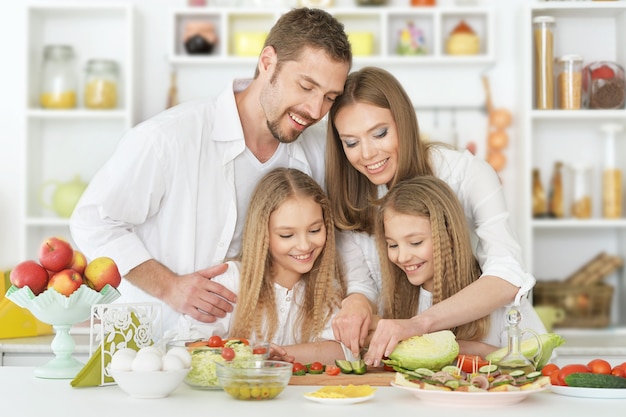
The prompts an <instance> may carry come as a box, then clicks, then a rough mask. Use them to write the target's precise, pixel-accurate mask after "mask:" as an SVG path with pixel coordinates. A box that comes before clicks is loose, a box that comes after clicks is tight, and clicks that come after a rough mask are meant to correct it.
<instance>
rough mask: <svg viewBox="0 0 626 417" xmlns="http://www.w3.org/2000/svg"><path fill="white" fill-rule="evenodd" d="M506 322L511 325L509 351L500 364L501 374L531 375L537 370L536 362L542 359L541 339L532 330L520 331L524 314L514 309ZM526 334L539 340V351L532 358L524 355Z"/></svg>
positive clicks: (508, 330) (509, 328)
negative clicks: (523, 342) (523, 341)
mask: <svg viewBox="0 0 626 417" xmlns="http://www.w3.org/2000/svg"><path fill="white" fill-rule="evenodd" d="M506 321H507V323H508V324H509V325H508V326H507V329H506V331H507V334H508V350H507V353H506V355H504V357H503V358H502V360H500V362H498V367H499V368H500V372H501V373H503V374H511V375H513V376H515V375H517V374H519V375H524V374H526V375H527V374H529V373H530V372H534V371H535V370H536V366H535V360H536V359H538V358H540V357H541V348H542V344H541V339H540V338H539V336H538V335H537V334H536V333H535V332H534V331H533V330H531V329H524V330H522V329H520V327H519V325H520V322H521V321H522V313H521V312H520V311H519V310H518V309H516V308H512V309H511V310H509V312H508V313H507V315H506ZM526 332H529V333H531V334H532V335H533V336H535V337H536V338H537V343H538V349H537V352H536V353H535V355H534V356H533V357H532V358H527V357H526V356H524V354H523V353H522V335H523V334H524V333H526Z"/></svg>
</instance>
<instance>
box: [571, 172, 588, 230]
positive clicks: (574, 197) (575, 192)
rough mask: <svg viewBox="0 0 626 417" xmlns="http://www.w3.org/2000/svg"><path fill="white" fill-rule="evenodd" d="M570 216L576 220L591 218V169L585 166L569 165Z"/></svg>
mask: <svg viewBox="0 0 626 417" xmlns="http://www.w3.org/2000/svg"><path fill="white" fill-rule="evenodd" d="M570 168H571V170H572V187H571V198H570V201H571V212H570V214H571V216H572V217H575V218H577V219H589V218H590V217H591V211H592V204H591V167H590V166H589V165H585V164H578V165H571V166H570Z"/></svg>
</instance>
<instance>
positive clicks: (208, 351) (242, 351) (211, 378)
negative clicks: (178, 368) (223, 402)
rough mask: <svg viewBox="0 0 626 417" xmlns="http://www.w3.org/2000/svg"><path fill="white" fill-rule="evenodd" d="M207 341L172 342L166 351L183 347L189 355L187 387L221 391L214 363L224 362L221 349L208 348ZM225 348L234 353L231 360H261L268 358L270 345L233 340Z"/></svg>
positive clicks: (261, 342)
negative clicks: (174, 347)
mask: <svg viewBox="0 0 626 417" xmlns="http://www.w3.org/2000/svg"><path fill="white" fill-rule="evenodd" d="M207 343H208V340H207V339H199V340H174V341H172V342H169V343H168V344H167V349H169V348H171V347H172V346H184V347H186V348H187V350H188V351H189V353H190V354H191V370H190V371H189V373H188V374H187V376H186V377H185V379H184V381H185V383H186V384H187V385H189V386H190V387H192V388H196V389H203V390H221V389H222V386H221V384H220V382H219V379H218V377H217V371H216V366H215V364H216V363H220V362H225V361H226V359H224V357H223V356H222V351H223V348H221V347H209V346H208V344H207ZM226 346H228V347H232V348H233V350H234V351H235V358H234V359H233V360H235V361H238V360H263V359H267V358H268V357H269V353H270V344H269V343H268V342H263V341H254V340H252V341H249V342H247V344H246V343H237V342H236V341H235V340H234V339H233V340H231V341H226Z"/></svg>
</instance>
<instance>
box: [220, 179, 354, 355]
mask: <svg viewBox="0 0 626 417" xmlns="http://www.w3.org/2000/svg"><path fill="white" fill-rule="evenodd" d="M294 197H305V198H311V199H312V200H314V201H315V202H316V203H317V204H319V205H320V206H321V208H322V214H323V217H324V224H325V227H326V244H325V246H324V248H323V249H322V252H321V253H320V255H319V257H318V258H317V259H316V261H315V263H314V265H313V268H312V269H311V271H309V272H308V273H306V274H304V275H303V276H302V280H303V281H304V285H305V290H304V296H303V297H302V303H303V304H302V305H301V306H300V314H299V317H298V319H297V328H296V329H293V331H294V333H295V335H296V339H297V340H298V343H305V342H311V341H314V340H316V338H317V337H318V336H319V335H320V333H321V332H322V330H323V329H324V327H325V326H326V324H327V322H328V320H329V319H330V317H331V315H332V313H333V312H334V311H336V309H338V308H339V307H340V305H341V301H342V300H343V298H344V296H345V292H346V284H345V282H344V278H343V276H342V274H341V271H340V266H339V261H338V256H337V250H336V245H335V225H334V221H333V216H332V213H331V210H330V205H329V201H328V197H327V196H326V194H325V193H324V191H323V190H322V188H321V187H320V186H319V185H318V184H317V183H316V182H315V181H314V180H313V179H312V178H311V177H309V176H308V175H306V174H305V173H303V172H301V171H299V170H297V169H291V168H277V169H274V170H272V171H270V172H269V173H268V174H266V175H265V176H264V177H263V178H262V179H261V180H260V181H259V183H258V184H257V186H256V189H255V191H254V193H253V194H252V199H251V200H250V206H249V208H248V214H247V217H246V223H245V226H244V231H243V242H242V252H241V255H240V257H239V259H240V261H241V282H240V287H239V288H240V290H239V294H238V301H237V309H236V311H235V316H234V322H233V326H232V328H231V332H230V333H231V336H232V337H244V338H250V337H255V338H257V339H263V340H267V341H272V340H273V338H274V336H275V335H276V332H277V331H278V313H277V305H276V299H275V296H274V294H275V293H274V280H273V279H272V277H271V273H270V272H271V271H272V259H271V256H270V252H269V240H270V236H269V220H270V215H271V214H272V213H273V212H274V211H275V210H276V209H278V207H280V206H281V204H283V203H284V202H285V201H286V200H288V199H290V198H294Z"/></svg>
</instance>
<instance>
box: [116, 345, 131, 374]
mask: <svg viewBox="0 0 626 417" xmlns="http://www.w3.org/2000/svg"><path fill="white" fill-rule="evenodd" d="M135 356H137V351H136V350H134V349H130V348H125V349H120V350H117V351H115V353H114V354H113V356H112V357H111V369H115V370H119V371H130V370H131V364H132V363H133V360H134V359H135Z"/></svg>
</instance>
